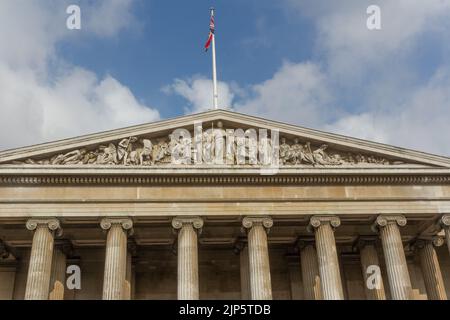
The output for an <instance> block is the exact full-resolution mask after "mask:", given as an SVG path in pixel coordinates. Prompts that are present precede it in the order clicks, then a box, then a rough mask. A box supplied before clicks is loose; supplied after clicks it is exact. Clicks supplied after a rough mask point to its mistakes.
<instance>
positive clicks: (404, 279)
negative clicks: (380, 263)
mask: <svg viewBox="0 0 450 320" xmlns="http://www.w3.org/2000/svg"><path fill="white" fill-rule="evenodd" d="M405 225H406V218H405V217H404V216H401V215H400V216H388V215H380V216H378V217H377V219H376V221H375V225H374V228H376V229H378V230H379V233H380V238H381V244H382V246H383V254H384V259H385V263H386V269H387V275H388V280H389V288H390V289H391V290H390V291H391V296H392V299H393V300H411V299H412V298H413V297H412V287H411V279H410V277H409V272H408V265H407V263H406V257H405V251H404V249H403V243H402V237H401V235H400V229H399V228H398V227H399V226H401V227H403V226H405Z"/></svg>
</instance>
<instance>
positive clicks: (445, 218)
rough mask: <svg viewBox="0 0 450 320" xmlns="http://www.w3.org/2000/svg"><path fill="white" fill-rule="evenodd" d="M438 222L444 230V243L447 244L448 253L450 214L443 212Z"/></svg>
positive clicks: (449, 245) (449, 246)
mask: <svg viewBox="0 0 450 320" xmlns="http://www.w3.org/2000/svg"><path fill="white" fill-rule="evenodd" d="M440 224H441V227H442V229H444V232H445V244H446V245H447V250H448V252H449V253H450V214H444V215H442V217H441V220H440Z"/></svg>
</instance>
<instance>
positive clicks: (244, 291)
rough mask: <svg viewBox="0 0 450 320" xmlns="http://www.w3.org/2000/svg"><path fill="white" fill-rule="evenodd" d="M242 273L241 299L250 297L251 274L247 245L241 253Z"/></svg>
mask: <svg viewBox="0 0 450 320" xmlns="http://www.w3.org/2000/svg"><path fill="white" fill-rule="evenodd" d="M239 262H240V273H241V299H242V300H249V299H250V276H249V258H248V247H247V246H245V247H244V248H242V250H241V251H240V253H239Z"/></svg>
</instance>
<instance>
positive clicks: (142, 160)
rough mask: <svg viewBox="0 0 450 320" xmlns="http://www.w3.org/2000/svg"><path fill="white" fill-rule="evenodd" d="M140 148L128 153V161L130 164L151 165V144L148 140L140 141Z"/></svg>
mask: <svg viewBox="0 0 450 320" xmlns="http://www.w3.org/2000/svg"><path fill="white" fill-rule="evenodd" d="M141 142H142V145H143V146H142V147H140V148H137V149H136V150H133V151H131V152H130V155H129V160H130V163H131V164H135V165H144V164H147V165H148V164H151V155H152V150H153V145H152V142H151V141H150V140H149V139H142V140H141Z"/></svg>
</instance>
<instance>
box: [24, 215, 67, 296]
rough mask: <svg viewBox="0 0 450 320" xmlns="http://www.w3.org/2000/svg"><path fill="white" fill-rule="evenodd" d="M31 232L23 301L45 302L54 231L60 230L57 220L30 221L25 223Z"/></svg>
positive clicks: (47, 292)
mask: <svg viewBox="0 0 450 320" xmlns="http://www.w3.org/2000/svg"><path fill="white" fill-rule="evenodd" d="M26 227H27V229H28V230H31V231H33V230H34V235H33V244H32V247H31V255H30V264H29V267H28V277H27V284H26V289H25V300H47V299H48V294H49V287H50V275H51V270H52V257H53V243H54V233H55V231H58V230H61V229H60V224H59V220H57V219H30V220H28V221H27V223H26Z"/></svg>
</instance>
